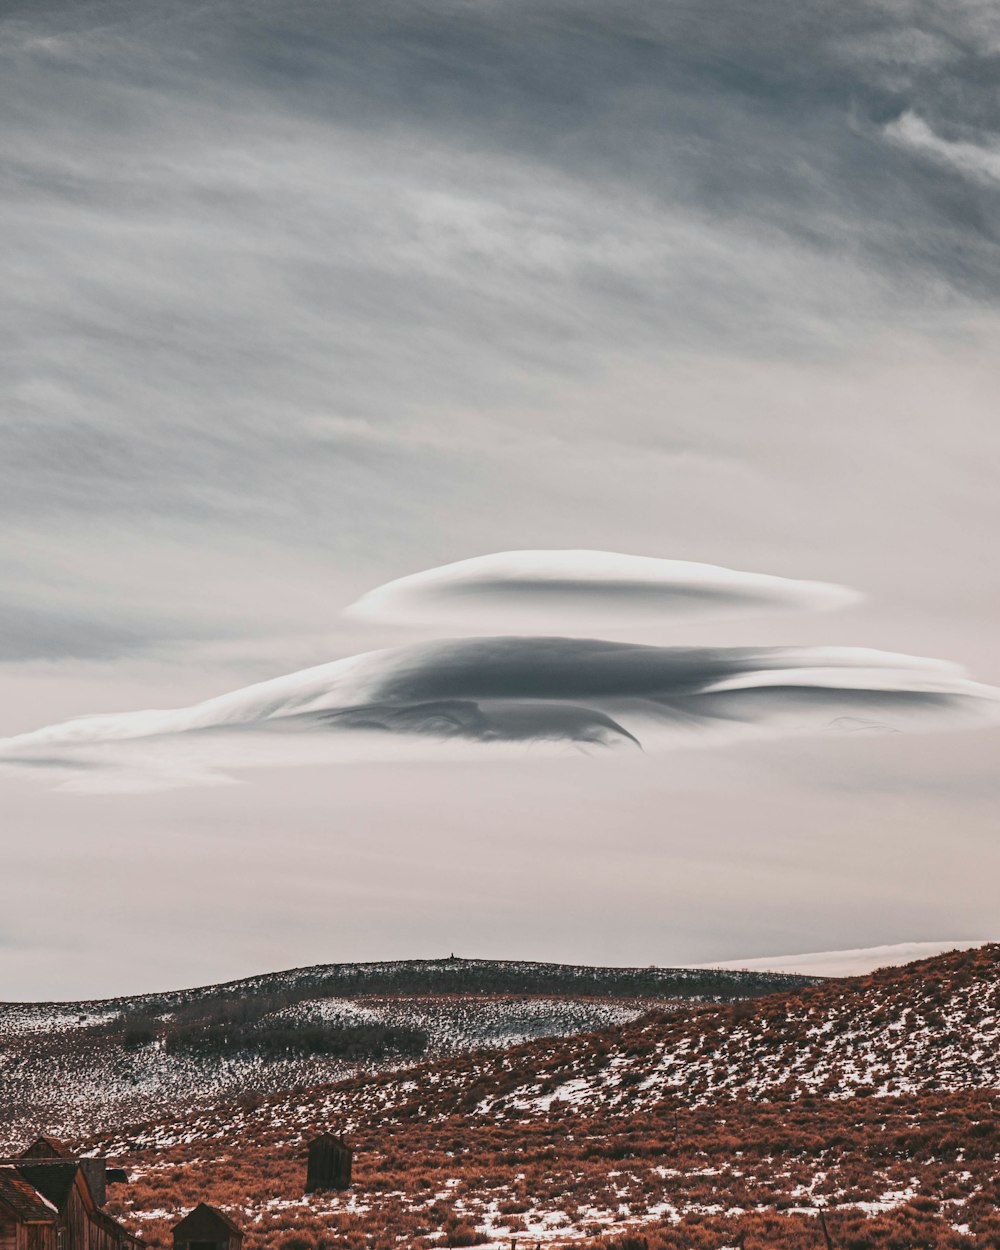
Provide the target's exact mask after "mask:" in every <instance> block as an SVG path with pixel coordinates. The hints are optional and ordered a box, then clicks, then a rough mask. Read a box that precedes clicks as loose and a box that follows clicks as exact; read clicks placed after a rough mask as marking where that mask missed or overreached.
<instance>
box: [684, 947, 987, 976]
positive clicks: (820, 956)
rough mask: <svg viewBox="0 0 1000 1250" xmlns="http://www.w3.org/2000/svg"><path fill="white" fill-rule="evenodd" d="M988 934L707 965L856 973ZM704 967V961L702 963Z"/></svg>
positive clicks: (910, 960)
mask: <svg viewBox="0 0 1000 1250" xmlns="http://www.w3.org/2000/svg"><path fill="white" fill-rule="evenodd" d="M991 940H992V939H990V938H975V939H973V938H960V939H958V940H957V941H954V940H952V941H939V942H893V943H890V944H888V945H886V946H864V947H857V948H854V949H852V950H844V951H814V952H811V953H809V954H805V955H761V956H759V957H757V958H755V959H729V960H724V961H723V962H721V963H714V964H710V965H708V966H709V967H712V968H733V969H741V970H747V971H750V972H794V973H798V974H799V975H800V976H807V977H856V976H864V975H865V974H866V973H869V972H874V971H875V969H876V968H890V967H898V966H899V965H900V964H909V963H913V961H914V960H916V959H930V958H932V957H933V956H934V955H943V954H944V953H945V952H946V951H962V950H969V949H970V948H971V947H974V946H985V945H986V943H987V942H988V941H991ZM702 966H703V967H704V966H705V965H702Z"/></svg>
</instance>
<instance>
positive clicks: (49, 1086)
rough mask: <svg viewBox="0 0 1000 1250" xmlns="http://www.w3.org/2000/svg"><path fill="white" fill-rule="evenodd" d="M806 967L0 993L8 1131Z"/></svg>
mask: <svg viewBox="0 0 1000 1250" xmlns="http://www.w3.org/2000/svg"><path fill="white" fill-rule="evenodd" d="M808 983H809V980H808V978H802V977H795V976H783V975H780V974H761V973H744V972H727V971H701V970H697V969H658V968H643V969H633V968H591V967H584V966H571V965H562V964H541V963H518V962H508V961H491V960H466V959H456V958H450V959H445V960H411V961H397V962H389V963H362V964H331V965H318V966H316V967H311V968H299V969H293V970H291V971H288V972H279V973H272V974H268V975H264V976H258V977H251V978H248V979H246V980H242V981H235V982H230V983H227V984H223V985H214V986H205V987H200V988H197V989H192V990H181V991H175V992H171V993H163V994H146V995H141V996H138V997H132V998H119V999H108V1000H102V1001H92V1002H79V1003H7V1004H0V1076H2V1080H0V1125H2V1126H3V1127H2V1132H0V1137H2V1138H3V1142H0V1145H2V1144H7V1145H11V1144H13V1143H14V1142H16V1140H17V1139H18V1138H19V1137H21V1136H22V1135H24V1133H26V1132H30V1131H31V1130H32V1129H37V1128H40V1127H43V1126H44V1127H47V1128H48V1129H50V1130H51V1131H53V1132H58V1133H62V1134H81V1133H87V1132H93V1131H98V1130H101V1129H104V1128H107V1127H109V1126H111V1125H115V1124H121V1123H127V1122H129V1121H132V1120H136V1119H140V1118H142V1119H146V1118H149V1117H150V1116H155V1115H158V1114H160V1113H163V1112H167V1111H175V1110H176V1109H177V1108H188V1109H193V1108H196V1107H198V1106H201V1105H206V1104H214V1103H217V1102H218V1101H219V1100H220V1099H225V1098H231V1097H237V1096H241V1095H243V1096H256V1095H260V1094H262V1093H273V1092H280V1091H282V1090H293V1089H300V1088H303V1087H309V1086H314V1085H316V1084H318V1083H320V1082H323V1081H331V1080H336V1079H339V1078H343V1077H345V1076H347V1075H349V1074H351V1073H353V1072H355V1071H359V1070H361V1071H364V1072H366V1073H371V1072H373V1071H376V1070H380V1069H384V1068H395V1067H399V1066H400V1065H401V1064H407V1063H412V1062H413V1061H414V1060H415V1059H418V1058H421V1057H441V1056H444V1055H452V1054H462V1053H467V1052H469V1051H474V1050H482V1049H498V1048H504V1047H508V1046H511V1045H513V1044H515V1043H518V1042H523V1041H525V1040H526V1039H529V1038H539V1037H548V1036H562V1035H568V1034H573V1033H580V1032H587V1031H589V1030H592V1029H595V1028H599V1027H602V1026H606V1025H610V1024H620V1023H624V1022H626V1021H629V1020H633V1019H636V1018H637V1017H638V1016H641V1015H642V1014H644V1013H646V1012H648V1011H649V1010H651V1009H653V1008H656V1009H659V1010H661V1011H662V1010H666V1011H676V1010H682V1009H687V1007H688V1005H689V1004H691V1003H692V1002H693V1003H697V1004H701V1003H704V1002H706V1001H716V1002H718V1001H731V1000H743V999H746V998H751V997H758V996H761V995H763V994H767V993H769V992H772V991H773V990H775V989H777V988H795V987H799V986H802V985H804V984H808Z"/></svg>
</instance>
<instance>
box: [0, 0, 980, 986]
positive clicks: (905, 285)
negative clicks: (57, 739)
mask: <svg viewBox="0 0 1000 1250" xmlns="http://www.w3.org/2000/svg"><path fill="white" fill-rule="evenodd" d="M3 13H4V16H3V18H2V20H0V98H2V108H3V114H4V118H5V124H4V127H3V130H2V133H0V160H2V201H0V237H2V238H3V241H4V247H3V248H2V249H0V266H2V269H0V291H2V292H3V294H2V322H0V329H2V334H3V342H4V351H3V353H2V359H0V370H2V372H0V388H2V409H0V412H2V417H0V423H2V424H0V439H2V444H0V522H2V523H0V569H2V581H0V735H6V736H8V737H9V736H15V735H21V734H25V733H29V732H31V731H34V730H37V729H39V728H41V727H43V726H47V725H51V724H57V723H59V722H63V721H66V720H67V719H69V718H71V717H74V716H77V715H82V714H85V713H100V712H132V711H136V710H139V709H147V708H171V707H179V706H185V705H192V704H197V703H199V702H201V701H203V700H206V699H209V698H211V697H213V696H215V695H219V694H222V693H224V692H226V691H228V690H234V689H238V688H240V687H244V686H246V685H248V684H250V683H254V682H259V681H263V680H266V679H269V678H273V677H277V676H280V675H282V674H285V673H291V672H294V671H295V670H299V669H302V668H306V667H308V666H312V665H319V664H323V663H326V662H329V661H334V660H339V659H341V658H343V657H348V656H351V655H354V654H357V653H359V652H362V651H367V650H370V649H372V648H381V647H399V646H407V645H410V644H414V643H427V642H428V641H429V640H430V639H432V638H435V637H438V636H452V635H454V634H456V633H459V634H461V633H466V632H469V630H468V629H467V628H466V626H465V625H462V626H461V627H459V626H449V625H448V623H445V625H444V626H443V627H438V626H435V625H432V624H429V623H428V622H427V621H425V620H422V619H421V620H414V619H411V616H410V615H408V614H407V613H406V612H401V613H398V614H396V615H393V614H392V613H385V614H381V615H375V616H372V615H371V614H369V615H368V616H365V615H364V614H357V613H355V614H351V615H346V616H345V615H343V612H344V609H345V608H347V607H348V605H350V604H352V603H353V602H354V601H356V600H358V599H359V597H361V596H362V595H364V594H366V593H367V592H370V591H372V590H374V589H375V588H377V587H379V586H381V585H383V584H384V583H387V582H390V581H392V580H394V579H397V578H401V577H404V576H406V575H409V574H414V573H418V572H420V571H421V570H427V569H431V568H434V567H436V566H440V565H444V564H447V563H450V562H453V561H459V560H465V559H469V558H472V557H477V556H481V555H484V554H487V553H491V552H498V551H509V550H523V549H528V550H530V549H542V550H551V549H562V548H572V549H593V550H600V551H611V552H622V553H628V554H632V555H638V556H647V557H659V558H664V559H669V560H688V561H700V562H706V563H709V564H713V565H721V566H724V567H726V568H730V569H736V570H746V571H749V572H751V573H755V574H770V575H776V576H779V577H784V578H793V579H803V580H806V581H810V582H812V581H820V582H828V583H833V584H835V585H841V586H847V587H850V588H852V589H854V590H856V591H858V592H860V595H861V596H863V598H859V599H858V600H857V601H856V602H853V603H851V604H847V605H845V606H844V607H843V608H842V609H841V610H840V611H837V612H800V611H791V610H790V609H788V610H786V609H785V608H782V607H780V605H779V607H777V608H776V609H775V610H774V611H772V612H769V613H766V614H763V615H752V616H750V615H748V616H747V617H746V618H745V619H744V618H743V617H736V616H733V617H730V616H729V615H726V614H722V615H719V616H713V617H711V618H710V619H705V620H702V619H700V618H699V619H698V620H696V621H694V620H688V619H682V618H680V617H675V616H673V615H671V614H670V613H665V614H664V616H663V618H662V619H658V618H657V617H656V616H655V614H651V613H649V612H646V613H645V614H644V618H643V620H642V621H641V622H635V623H633V624H630V623H628V622H626V623H625V624H624V625H623V624H622V622H621V621H619V622H617V624H615V625H614V627H613V628H610V629H609V628H608V627H607V623H606V622H605V621H601V622H599V623H595V628H594V629H593V630H589V629H588V628H587V622H586V620H581V619H578V618H575V619H574V620H573V621H572V622H571V623H569V624H567V626H566V629H565V631H563V630H560V629H559V628H558V626H553V627H552V628H550V629H547V630H546V632H566V633H569V634H573V635H574V636H577V637H584V636H586V635H587V634H588V633H593V634H594V635H595V636H596V637H599V638H605V637H613V638H615V639H619V640H621V641H624V642H626V643H631V644H646V645H656V646H672V645H684V646H698V647H718V648H734V647H782V648H785V647H796V648H798V647H829V646H836V647H844V646H854V647H866V648H879V649H882V650H886V651H891V652H902V653H906V654H913V655H917V656H923V657H931V658H935V659H940V660H946V661H951V662H954V663H957V664H959V665H961V666H963V667H964V668H966V669H967V670H968V671H969V673H970V674H971V675H972V676H974V677H975V678H976V679H977V680H978V681H979V682H983V683H988V684H1000V652H998V648H997V643H996V632H997V631H996V623H997V615H998V608H1000V572H998V562H997V559H996V541H997V533H998V524H1000V490H998V488H997V485H998V484H997V476H998V466H1000V421H998V420H997V415H996V396H997V393H998V384H1000V365H998V361H1000V315H998V300H1000V246H998V230H1000V227H998V224H997V223H998V222H1000V212H998V210H1000V97H998V95H997V92H996V81H997V73H998V70H1000V10H998V9H997V7H996V5H995V4H993V3H991V2H989V0H949V2H944V0H940V2H938V3H906V2H905V0H904V2H897V0H893V2H892V3H888V2H887V3H884V4H879V3H874V2H871V3H852V2H851V0H846V2H845V0H835V2H834V0H831V2H830V3H824V2H823V0H817V2H815V3H810V4H808V5H806V6H802V5H800V4H795V3H792V0H761V2H760V3H757V4H755V5H753V6H752V8H747V6H745V5H742V4H737V3H728V2H723V0H697V2H696V3H688V2H687V0H676V2H675V0H664V2H663V3H653V2H651V0H616V2H615V3H610V2H608V0H603V2H600V3H599V2H597V0H530V3H529V2H528V0H524V2H522V0H473V2H471V3H470V2H466V0H461V2H460V0H453V2H448V0H428V2H426V3H421V4H414V3H404V2H402V0H400V2H399V3H396V2H395V0H388V2H381V0H374V2H373V0H363V2H361V0H359V2H357V3H355V2H354V0H344V2H341V0H208V3H201V2H198V3H195V0H185V2H182V3H178V2H176V0H155V2H154V0H121V2H120V3H116V2H111V3H109V2H106V0H101V2H99V3H88V2H87V0H73V2H72V3H70V2H69V0H56V2H51V0H24V2H23V3H19V2H18V0H8V2H7V3H6V4H5V5H4V7H3ZM486 606H487V608H488V606H489V605H488V604H487V605H486ZM488 617H489V613H488V611H487V622H486V623H487V625H488V623H489V621H488ZM507 629H508V625H507V624H506V623H504V622H502V621H501V622H500V623H499V624H498V627H497V628H496V630H495V631H491V632H496V633H504V632H507ZM472 632H475V633H479V634H481V633H483V632H484V626H483V625H482V623H480V625H478V626H477V627H476V629H475V630H473V631H472ZM521 694H524V691H521ZM528 697H530V691H529V692H528ZM602 714H603V713H602ZM998 746H1000V732H998V731H997V730H995V729H993V730H991V729H978V730H977V729H972V730H967V731H963V732H951V729H950V727H947V732H946V731H944V729H942V731H941V732H936V731H935V732H931V733H930V734H924V735H920V736H912V737H911V736H908V735H902V734H900V735H897V734H868V733H860V734H852V733H847V734H843V735H840V736H835V737H833V738H829V737H823V738H813V737H798V736H794V735H793V736H781V737H777V738H775V739H773V740H753V741H746V742H743V741H740V742H728V741H725V742H722V743H719V744H717V745H713V746H712V747H711V748H710V749H705V750H698V751H688V750H681V751H676V752H671V751H667V752H664V753H648V752H642V753H639V752H619V751H613V752H610V753H609V752H600V751H598V752H596V753H593V752H588V753H582V752H577V751H567V752H565V753H564V754H562V755H557V756H555V757H552V758H550V757H549V756H548V755H543V756H539V755H538V754H537V753H535V752H533V751H531V750H525V751H524V752H523V753H521V754H519V753H517V752H507V751H503V752H495V753H490V752H485V753H483V754H482V755H476V756H474V757H473V758H469V759H465V758H462V759H457V758H453V757H452V756H451V755H449V754H448V753H447V752H444V753H441V754H435V753H434V752H429V753H428V754H427V756H426V758H424V757H421V758H385V759H363V760H359V761H356V762H354V763H351V764H349V765H345V764H337V763H335V762H333V763H330V762H326V761H322V762H309V761H308V760H304V761H302V762H291V763H289V762H287V761H286V762H283V763H282V764H281V765H271V766H268V767H261V768H253V769H250V768H248V769H245V770H243V771H240V772H239V773H238V774H237V775H236V776H235V777H234V778H231V779H229V780H228V781H227V784H218V785H190V786H177V787H175V788H170V789H166V790H157V791H145V790H136V791H127V792H101V791H97V792H91V791H87V790H80V789H79V788H74V787H73V786H72V785H71V786H69V787H66V786H65V785H60V784H54V783H53V781H52V779H51V778H49V777H48V776H47V775H43V776H38V777H33V776H29V775H27V772H26V771H25V770H13V771H5V770H3V769H0V804H2V809H0V810H2V812H3V819H2V823H0V839H2V842H3V862H4V865H5V867H4V870H3V871H2V872H0V998H8V999H9V998H45V997H50V996H61V997H81V996H84V995H89V994H97V993H113V992H121V991H139V990H144V989H156V988H167V987H172V986H178V985H182V984H195V983H200V982H207V981H212V980H216V979H219V978H222V977H231V976H237V975H243V974H251V973H254V972H259V971H263V970H265V969H270V968H274V967H280V966H290V965H295V964H304V963H316V962H326V961H333V960H340V959H351V958H382V957H397V956H399V957H417V956H425V955H439V954H447V953H448V952H449V951H452V950H454V951H456V952H457V953H459V954H465V955H482V956H510V957H525V958H553V959H565V960H574V961H577V960H579V961H590V962H601V963H632V964H651V963H658V964H671V963H691V962H696V961H699V960H705V961H708V960H722V959H732V958H738V957H741V956H746V957H751V956H755V955H769V954H772V953H775V952H778V951H788V952H794V951H817V950H820V951H821V950H825V949H830V948H855V947H861V946H866V945H875V944H883V943H893V942H901V941H920V940H927V941H932V940H937V939H939V938H942V937H947V938H962V937H965V938H984V937H1000V916H998V914H997V903H996V899H995V889H994V882H995V880H996V878H997V874H998V871H1000V847H998V844H997V837H996V834H997V827H998V823H1000V822H998V819H997V811H998V801H1000V782H998V780H997V773H996V756H997V748H998ZM38 771H39V772H40V773H42V774H45V773H46V769H45V768H44V767H43V768H39V770H38Z"/></svg>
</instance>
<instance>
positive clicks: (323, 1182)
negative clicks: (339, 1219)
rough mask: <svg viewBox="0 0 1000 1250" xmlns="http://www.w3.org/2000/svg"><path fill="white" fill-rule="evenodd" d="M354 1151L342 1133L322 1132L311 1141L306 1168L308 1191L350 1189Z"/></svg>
mask: <svg viewBox="0 0 1000 1250" xmlns="http://www.w3.org/2000/svg"><path fill="white" fill-rule="evenodd" d="M353 1162H354V1151H353V1150H352V1149H351V1148H350V1146H348V1145H347V1143H346V1142H345V1141H344V1135H343V1133H341V1134H340V1135H339V1136H335V1135H334V1134H333V1133H322V1134H320V1136H319V1137H314V1138H313V1140H312V1141H311V1142H310V1143H309V1163H308V1166H307V1168H306V1193H307V1194H313V1193H316V1192H317V1191H319V1190H322V1189H349V1188H350V1186H351V1167H352V1164H353Z"/></svg>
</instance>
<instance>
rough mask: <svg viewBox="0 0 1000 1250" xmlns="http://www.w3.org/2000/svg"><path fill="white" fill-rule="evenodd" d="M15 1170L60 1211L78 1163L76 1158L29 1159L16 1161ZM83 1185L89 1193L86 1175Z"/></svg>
mask: <svg viewBox="0 0 1000 1250" xmlns="http://www.w3.org/2000/svg"><path fill="white" fill-rule="evenodd" d="M17 1170H18V1172H19V1173H20V1174H21V1176H22V1177H23V1178H24V1179H25V1180H26V1181H27V1182H28V1184H29V1185H31V1186H33V1188H35V1189H37V1190H38V1192H39V1193H40V1194H43V1195H44V1196H45V1197H46V1198H48V1200H49V1202H51V1203H54V1204H55V1206H56V1207H57V1208H58V1209H59V1210H60V1211H64V1210H65V1208H66V1203H67V1202H68V1201H69V1196H70V1194H71V1193H72V1192H73V1186H74V1185H75V1184H76V1178H77V1176H78V1175H79V1173H80V1165H79V1163H78V1162H77V1161H76V1159H45V1160H42V1159H39V1160H35V1159H31V1160H28V1161H27V1162H24V1163H18V1165H17ZM84 1185H85V1186H86V1189H87V1192H88V1194H89V1193H90V1186H89V1185H87V1181H86V1177H84Z"/></svg>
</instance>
